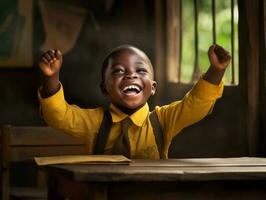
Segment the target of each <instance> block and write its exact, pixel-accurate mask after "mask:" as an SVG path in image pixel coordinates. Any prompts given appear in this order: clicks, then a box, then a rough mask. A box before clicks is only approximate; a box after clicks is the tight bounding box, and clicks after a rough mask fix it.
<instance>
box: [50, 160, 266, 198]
mask: <svg viewBox="0 0 266 200" xmlns="http://www.w3.org/2000/svg"><path fill="white" fill-rule="evenodd" d="M47 169H48V172H49V175H50V176H49V188H48V191H49V194H48V196H49V199H57V200H58V199H63V198H61V197H62V196H64V197H66V198H68V199H74V200H76V199H78V200H79V199H80V200H81V199H100V200H103V199H111V200H112V199H127V200H131V199H132V200H133V199H134V200H135V199H145V200H150V199H153V200H157V199H158V200H161V199H164V200H165V199H170V200H172V199H186V200H188V199H193V200H194V199H197V200H201V199H202V200H203V199H204V200H208V199H215V200H216V199H219V200H220V199H248V200H251V199H252V200H253V199H254V200H259V199H266V159H262V158H216V159H169V160H133V162H132V163H131V164H130V165H51V166H48V167H47Z"/></svg>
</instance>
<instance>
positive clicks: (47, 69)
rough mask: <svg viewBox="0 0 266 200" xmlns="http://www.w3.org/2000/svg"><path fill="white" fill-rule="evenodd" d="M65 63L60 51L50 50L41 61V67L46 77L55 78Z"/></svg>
mask: <svg viewBox="0 0 266 200" xmlns="http://www.w3.org/2000/svg"><path fill="white" fill-rule="evenodd" d="M62 61H63V57H62V53H61V52H60V51H59V50H48V51H47V52H45V53H44V54H43V55H42V56H41V59H40V61H39V67H40V70H41V71H42V74H43V75H44V76H53V75H55V74H58V73H59V70H60V68H61V65H62Z"/></svg>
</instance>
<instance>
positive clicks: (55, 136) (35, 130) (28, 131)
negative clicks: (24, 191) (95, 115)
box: [0, 125, 88, 200]
mask: <svg viewBox="0 0 266 200" xmlns="http://www.w3.org/2000/svg"><path fill="white" fill-rule="evenodd" d="M0 148H1V152H0V165H1V177H0V178H1V180H0V181H1V198H0V199H2V200H6V199H9V193H10V180H9V179H10V164H11V162H24V161H27V160H30V159H33V158H34V157H37V156H55V155H80V154H87V153H88V152H87V148H86V145H85V144H84V142H82V141H81V140H79V139H78V138H75V137H73V136H71V135H68V134H65V133H63V132H61V131H58V130H55V129H53V128H50V127H31V126H28V127H27V126H20V127H19V126H10V125H3V126H1V135H0Z"/></svg>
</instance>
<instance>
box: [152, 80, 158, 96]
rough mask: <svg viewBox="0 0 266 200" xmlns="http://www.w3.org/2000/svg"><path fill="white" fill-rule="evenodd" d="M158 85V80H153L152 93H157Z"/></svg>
mask: <svg viewBox="0 0 266 200" xmlns="http://www.w3.org/2000/svg"><path fill="white" fill-rule="evenodd" d="M156 86H157V83H156V81H153V82H152V89H151V95H154V94H155V92H156Z"/></svg>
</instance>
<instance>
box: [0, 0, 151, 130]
mask: <svg viewBox="0 0 266 200" xmlns="http://www.w3.org/2000/svg"><path fill="white" fill-rule="evenodd" d="M34 2H35V3H34V26H33V27H34V31H33V55H34V66H32V67H31V68H29V69H27V68H18V67H17V68H14V69H8V68H1V69H0V90H1V98H0V124H12V125H44V122H43V121H42V120H41V118H40V117H39V113H38V99H37V93H36V91H37V88H38V87H39V86H40V74H39V72H38V68H37V62H38V59H39V57H40V54H41V52H40V47H41V45H42V44H43V43H44V40H45V37H46V36H45V30H44V24H43V21H42V18H41V13H40V9H39V6H38V4H37V1H34ZM68 2H70V3H76V2H79V3H78V6H82V7H83V8H85V9H86V10H87V11H88V13H87V16H86V18H85V22H84V24H83V26H82V29H81V32H80V34H79V36H78V39H77V42H76V45H75V46H74V48H73V49H71V51H70V52H68V53H67V54H65V55H64V61H63V67H62V71H61V73H60V80H61V81H62V83H63V85H64V90H65V94H66V99H67V100H68V102H69V103H75V104H78V105H80V106H82V107H84V106H85V107H95V106H98V105H101V104H102V103H103V102H106V100H105V99H104V97H103V96H102V95H101V93H100V89H99V84H100V69H101V64H102V61H103V59H104V57H105V55H107V53H108V52H109V51H110V50H111V49H112V48H114V47H116V46H118V45H121V44H124V43H127V44H133V45H136V46H137V47H139V48H141V49H142V50H144V51H145V52H147V54H148V55H149V56H150V57H151V59H153V57H154V55H153V52H152V49H153V44H154V40H153V39H154V37H153V34H154V33H153V17H152V15H153V13H152V8H153V5H152V4H151V3H150V1H142V0H137V1H134V2H133V1H113V4H112V5H111V6H112V8H111V9H110V10H107V9H106V7H105V6H106V4H105V3H104V1H96V0H95V1H90V2H82V1H68ZM64 3H65V2H64ZM62 4H63V2H62ZM58 6H59V7H60V1H59V4H58ZM75 6H76V5H75ZM50 48H53V46H51V47H50ZM25 51H27V49H26V48H25Z"/></svg>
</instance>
